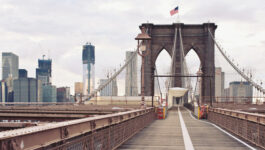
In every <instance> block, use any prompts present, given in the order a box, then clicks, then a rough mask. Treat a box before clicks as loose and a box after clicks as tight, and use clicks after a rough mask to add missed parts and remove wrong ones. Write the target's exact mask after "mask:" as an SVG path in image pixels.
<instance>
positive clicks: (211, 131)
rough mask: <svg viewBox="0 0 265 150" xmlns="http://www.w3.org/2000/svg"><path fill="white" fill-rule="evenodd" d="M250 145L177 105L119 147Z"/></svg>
mask: <svg viewBox="0 0 265 150" xmlns="http://www.w3.org/2000/svg"><path fill="white" fill-rule="evenodd" d="M181 120H182V121H181ZM181 122H182V123H181ZM183 123H184V124H183ZM185 129H186V131H185ZM250 148H251V147H250ZM250 148H249V147H247V146H246V145H244V144H242V143H240V142H238V141H237V140H235V139H234V138H232V137H230V136H229V135H227V134H225V133H224V132H222V131H221V130H219V129H217V128H216V127H214V126H213V125H212V124H209V123H207V122H205V121H199V120H197V119H195V118H193V117H192V116H191V114H190V112H189V111H188V110H186V109H185V108H184V107H179V110H178V108H177V107H174V108H173V109H172V110H170V111H169V113H168V117H167V118H166V119H165V120H156V121H154V122H153V123H152V124H150V125H149V126H148V127H146V128H144V129H143V130H142V131H141V132H139V133H137V134H136V135H135V136H134V137H132V138H131V139H130V140H128V141H127V142H125V143H124V144H123V145H121V146H120V147H119V148H118V149H119V150H124V149H127V150H140V149H141V150H142V149H146V150H158V149H159V150H185V149H186V150H192V149H196V150H213V149H214V150H247V149H250Z"/></svg>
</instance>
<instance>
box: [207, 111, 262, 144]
mask: <svg viewBox="0 0 265 150" xmlns="http://www.w3.org/2000/svg"><path fill="white" fill-rule="evenodd" d="M208 120H209V121H211V122H213V123H215V124H217V125H219V126H221V127H222V128H224V129H226V130H228V131H230V132H232V133H234V134H236V135H238V136H239V137H241V138H243V139H245V140H247V141H249V142H251V143H253V144H255V145H256V146H259V147H261V148H263V149H265V115H263V114H256V113H248V112H243V111H235V110H228V109H221V108H210V109H209V114H208Z"/></svg>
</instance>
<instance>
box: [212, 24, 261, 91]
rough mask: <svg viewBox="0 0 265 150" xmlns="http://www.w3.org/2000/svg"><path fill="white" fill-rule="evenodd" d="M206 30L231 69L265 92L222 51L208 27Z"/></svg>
mask: <svg viewBox="0 0 265 150" xmlns="http://www.w3.org/2000/svg"><path fill="white" fill-rule="evenodd" d="M208 32H209V34H210V36H211V38H212V40H213V41H214V43H215V45H216V47H217V49H218V50H219V51H220V53H221V54H222V56H223V57H224V58H225V60H226V61H227V62H228V63H229V64H230V65H231V66H232V67H233V69H234V70H235V71H236V72H237V73H238V74H239V75H240V76H241V77H242V78H244V79H245V80H246V81H248V82H249V83H250V84H251V85H252V86H253V87H255V88H256V89H257V90H258V91H260V92H262V93H263V94H265V89H264V88H263V87H262V86H261V85H259V84H257V83H256V82H255V81H254V80H252V79H251V76H250V77H248V76H247V75H246V74H245V73H244V71H241V70H240V69H239V68H238V67H237V66H236V65H235V64H234V63H233V62H232V61H231V60H230V59H229V58H228V56H226V54H225V53H224V50H223V49H222V48H221V46H220V44H218V42H217V41H216V40H215V38H214V37H213V34H212V33H211V31H210V29H209V28H208Z"/></svg>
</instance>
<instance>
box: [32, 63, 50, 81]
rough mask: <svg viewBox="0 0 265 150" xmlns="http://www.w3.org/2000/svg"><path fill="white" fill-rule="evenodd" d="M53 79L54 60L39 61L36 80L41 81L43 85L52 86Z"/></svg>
mask: <svg viewBox="0 0 265 150" xmlns="http://www.w3.org/2000/svg"><path fill="white" fill-rule="evenodd" d="M51 77H52V60H51V59H39V60H38V68H37V69H36V78H37V79H38V80H41V82H42V84H43V85H47V84H51Z"/></svg>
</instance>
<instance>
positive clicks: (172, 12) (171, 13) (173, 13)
mask: <svg viewBox="0 0 265 150" xmlns="http://www.w3.org/2000/svg"><path fill="white" fill-rule="evenodd" d="M178 12H179V7H178V6H177V7H176V8H174V9H172V10H171V11H170V15H171V16H173V15H175V14H176V13H178Z"/></svg>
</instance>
